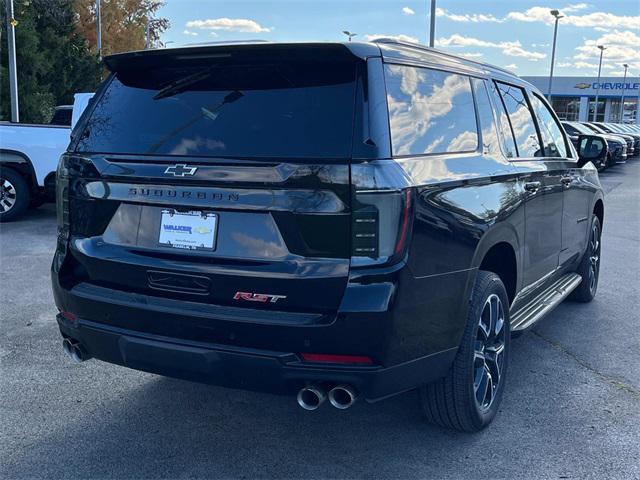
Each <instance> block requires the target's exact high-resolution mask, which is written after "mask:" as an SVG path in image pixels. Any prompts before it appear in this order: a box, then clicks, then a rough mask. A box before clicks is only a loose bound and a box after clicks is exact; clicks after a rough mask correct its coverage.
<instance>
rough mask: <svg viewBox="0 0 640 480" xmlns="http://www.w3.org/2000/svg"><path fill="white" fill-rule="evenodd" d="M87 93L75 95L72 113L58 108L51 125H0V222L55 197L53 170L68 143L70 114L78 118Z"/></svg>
mask: <svg viewBox="0 0 640 480" xmlns="http://www.w3.org/2000/svg"><path fill="white" fill-rule="evenodd" d="M91 95H92V94H90V93H80V94H76V96H75V97H76V98H75V103H74V106H73V110H72V112H69V107H68V106H61V107H58V108H57V109H56V111H55V114H54V116H53V119H52V121H51V123H50V124H44V125H39V124H25V123H11V122H0V137H1V138H2V144H1V145H0V186H1V188H0V222H7V221H10V220H17V219H19V218H20V217H21V216H22V215H23V214H24V213H25V211H26V210H27V208H28V207H29V206H30V205H31V206H38V205H40V204H41V203H42V202H44V201H50V200H53V199H54V197H55V186H56V183H55V171H56V168H57V166H58V160H59V159H60V155H62V153H64V151H65V150H66V149H67V145H68V144H69V134H70V133H71V123H72V122H71V115H75V116H76V118H77V117H79V116H80V114H81V113H82V111H83V110H84V107H86V105H87V103H88V101H89V98H91Z"/></svg>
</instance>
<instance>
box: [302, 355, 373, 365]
mask: <svg viewBox="0 0 640 480" xmlns="http://www.w3.org/2000/svg"><path fill="white" fill-rule="evenodd" d="M300 356H301V357H302V359H303V360H304V361H305V362H316V363H342V364H349V365H373V360H371V359H370V358H369V357H364V356H359V355H327V354H323V353H301V354H300Z"/></svg>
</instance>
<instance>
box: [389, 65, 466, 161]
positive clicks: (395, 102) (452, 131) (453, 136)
mask: <svg viewBox="0 0 640 480" xmlns="http://www.w3.org/2000/svg"><path fill="white" fill-rule="evenodd" d="M385 80H386V84H387V104H388V107H389V123H390V127H391V143H392V147H393V154H394V155H422V154H431V153H452V152H471V151H475V150H476V149H477V148H478V125H477V122H476V115H475V107H474V103H473V94H472V93H471V81H470V79H469V77H466V76H464V75H458V74H455V73H448V72H442V71H438V70H431V69H428V68H418V67H407V66H401V65H387V66H386V68H385Z"/></svg>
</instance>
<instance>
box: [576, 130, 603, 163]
mask: <svg viewBox="0 0 640 480" xmlns="http://www.w3.org/2000/svg"><path fill="white" fill-rule="evenodd" d="M607 153H608V148H607V142H606V141H605V139H604V138H602V137H599V136H597V135H580V136H579V137H578V164H579V165H580V166H581V167H582V166H584V165H585V164H587V163H589V162H591V163H593V164H594V165H597V164H599V163H600V162H604V160H605V159H606V158H607Z"/></svg>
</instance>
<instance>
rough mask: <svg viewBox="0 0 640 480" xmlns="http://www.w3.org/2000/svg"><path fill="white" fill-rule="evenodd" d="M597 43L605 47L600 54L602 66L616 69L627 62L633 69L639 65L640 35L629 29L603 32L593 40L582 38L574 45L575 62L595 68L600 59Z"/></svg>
mask: <svg viewBox="0 0 640 480" xmlns="http://www.w3.org/2000/svg"><path fill="white" fill-rule="evenodd" d="M598 45H605V46H606V47H607V48H606V50H605V51H604V54H603V56H602V61H603V68H606V69H618V68H620V65H621V64H622V63H629V64H630V66H632V68H633V69H635V68H636V67H635V65H636V64H637V65H640V48H639V46H640V35H638V34H637V33H635V32H632V31H630V30H626V31H619V30H615V31H613V32H609V33H605V34H604V35H601V36H600V37H599V38H597V39H595V40H584V41H583V43H582V45H579V46H577V47H576V49H575V51H576V52H577V53H576V55H575V56H574V57H573V58H574V60H577V62H576V64H578V63H580V64H583V65H584V64H587V63H588V64H590V65H594V68H597V66H598V65H597V63H598V62H599V60H600V49H598ZM584 68H586V67H584Z"/></svg>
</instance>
